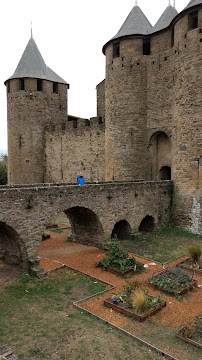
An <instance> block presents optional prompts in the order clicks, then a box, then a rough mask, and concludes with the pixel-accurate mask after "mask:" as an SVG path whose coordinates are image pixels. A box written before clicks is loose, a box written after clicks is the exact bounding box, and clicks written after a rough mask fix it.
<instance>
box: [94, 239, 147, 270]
mask: <svg viewBox="0 0 202 360" xmlns="http://www.w3.org/2000/svg"><path fill="white" fill-rule="evenodd" d="M95 266H97V267H101V268H102V269H103V270H107V271H109V272H111V273H113V274H117V275H120V276H124V275H130V274H134V273H136V272H137V273H140V272H141V271H142V270H144V266H143V264H142V263H140V262H138V261H136V260H135V258H134V257H130V256H129V254H128V252H127V251H125V250H122V249H121V247H120V243H119V242H118V241H117V240H111V241H110V242H109V252H108V253H107V254H106V257H105V258H104V259H102V260H100V261H98V262H97V263H96V264H95Z"/></svg>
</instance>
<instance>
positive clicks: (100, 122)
mask: <svg viewBox="0 0 202 360" xmlns="http://www.w3.org/2000/svg"><path fill="white" fill-rule="evenodd" d="M104 127H105V120H104V118H102V117H101V116H99V117H93V118H90V120H89V119H83V118H78V117H76V116H71V115H69V116H68V118H67V121H66V122H64V123H60V124H55V123H52V122H51V123H50V124H46V126H45V130H46V131H47V132H49V133H53V132H62V133H63V132H72V131H73V132H76V131H77V130H87V131H88V130H90V129H100V130H104Z"/></svg>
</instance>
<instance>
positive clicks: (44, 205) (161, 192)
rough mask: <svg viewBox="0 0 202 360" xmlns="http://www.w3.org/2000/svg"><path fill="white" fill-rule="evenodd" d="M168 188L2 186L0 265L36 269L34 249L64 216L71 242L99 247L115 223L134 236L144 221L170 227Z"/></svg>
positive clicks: (162, 185)
mask: <svg viewBox="0 0 202 360" xmlns="http://www.w3.org/2000/svg"><path fill="white" fill-rule="evenodd" d="M171 194H172V182H170V181H159V182H145V181H136V182H117V183H116V182H113V183H98V184H87V185H85V186H77V185H72V184H37V185H31V186H30V185H16V186H0V259H3V260H4V261H6V262H10V263H19V264H21V265H22V266H23V267H24V268H26V269H28V270H33V271H34V270H36V271H37V268H38V264H39V259H38V256H37V249H38V246H39V245H40V241H41V239H42V233H43V231H44V229H45V228H46V226H47V225H48V224H49V222H50V220H51V219H52V218H53V217H55V216H56V215H57V214H58V213H60V212H62V211H63V212H64V213H65V214H66V215H67V217H68V218H69V220H70V223H71V226H72V234H73V239H74V241H77V242H80V243H84V244H90V245H95V246H99V245H101V244H103V242H104V241H105V240H106V239H109V238H110V237H111V234H112V232H113V231H114V230H113V229H114V227H115V225H116V226H117V223H119V222H120V223H121V222H122V223H123V224H127V226H128V227H129V228H130V230H131V232H136V231H137V230H138V229H139V226H140V224H141V222H142V220H143V219H144V218H145V217H148V218H150V219H151V218H152V219H153V222H154V226H155V227H156V228H159V227H161V226H165V225H166V224H168V222H169V216H170V206H171Z"/></svg>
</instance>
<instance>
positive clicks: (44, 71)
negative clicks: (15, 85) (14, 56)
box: [8, 36, 68, 85]
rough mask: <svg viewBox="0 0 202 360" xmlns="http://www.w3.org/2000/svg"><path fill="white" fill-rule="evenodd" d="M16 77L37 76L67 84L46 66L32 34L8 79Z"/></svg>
mask: <svg viewBox="0 0 202 360" xmlns="http://www.w3.org/2000/svg"><path fill="white" fill-rule="evenodd" d="M18 78H37V79H44V80H49V81H54V82H58V83H61V84H67V82H66V81H65V80H63V79H62V78H61V77H60V76H58V75H57V74H56V73H55V72H54V71H52V70H51V69H50V68H49V67H48V66H46V64H45V61H44V59H43V57H42V56H41V53H40V51H39V49H38V47H37V45H36V43H35V41H34V39H33V37H32V36H31V38H30V40H29V42H28V44H27V46H26V48H25V51H24V53H23V54H22V57H21V59H20V61H19V64H18V66H17V68H16V70H15V72H14V74H13V75H12V76H11V77H10V78H9V79H8V80H10V79H18ZM67 85H68V84H67Z"/></svg>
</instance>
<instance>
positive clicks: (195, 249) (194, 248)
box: [188, 245, 202, 265]
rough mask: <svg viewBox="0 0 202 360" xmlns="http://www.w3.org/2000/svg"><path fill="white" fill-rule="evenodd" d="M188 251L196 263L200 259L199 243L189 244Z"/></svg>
mask: <svg viewBox="0 0 202 360" xmlns="http://www.w3.org/2000/svg"><path fill="white" fill-rule="evenodd" d="M188 251H189V255H190V257H191V258H192V260H193V262H194V264H196V265H197V264H198V262H199V260H200V257H201V253H202V251H201V248H200V246H199V245H191V246H189V248H188Z"/></svg>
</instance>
